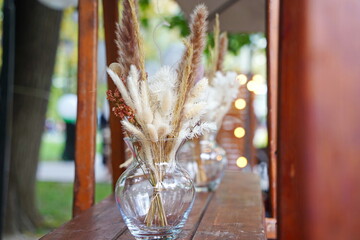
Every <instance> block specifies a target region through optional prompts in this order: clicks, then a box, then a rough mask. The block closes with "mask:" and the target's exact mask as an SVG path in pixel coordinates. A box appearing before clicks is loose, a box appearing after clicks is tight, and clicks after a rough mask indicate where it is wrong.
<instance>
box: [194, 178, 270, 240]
mask: <svg viewBox="0 0 360 240" xmlns="http://www.w3.org/2000/svg"><path fill="white" fill-rule="evenodd" d="M259 181H260V180H259V178H258V176H256V175H255V174H252V173H239V172H227V173H226V176H225V178H224V179H223V182H222V184H221V185H220V187H219V188H218V190H217V191H216V192H215V194H214V196H213V198H212V200H211V202H210V204H209V206H208V208H207V211H206V212H205V215H204V217H203V219H202V220H201V222H200V225H199V227H198V229H197V232H196V234H195V236H194V238H193V239H195V240H212V239H242V240H258V239H259V240H265V239H266V234H265V226H264V221H265V220H264V209H263V204H262V197H261V189H260V183H259Z"/></svg>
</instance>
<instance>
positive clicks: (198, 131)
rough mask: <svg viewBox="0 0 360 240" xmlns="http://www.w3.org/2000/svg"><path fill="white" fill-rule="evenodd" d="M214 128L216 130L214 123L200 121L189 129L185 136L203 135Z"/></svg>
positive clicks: (189, 137) (190, 137)
mask: <svg viewBox="0 0 360 240" xmlns="http://www.w3.org/2000/svg"><path fill="white" fill-rule="evenodd" d="M216 130H217V126H216V124H215V123H208V122H203V123H200V124H199V125H197V126H195V127H194V128H193V129H192V130H191V132H190V133H189V134H188V135H187V136H186V138H188V139H192V138H195V137H199V136H201V135H203V134H204V133H209V132H214V131H216Z"/></svg>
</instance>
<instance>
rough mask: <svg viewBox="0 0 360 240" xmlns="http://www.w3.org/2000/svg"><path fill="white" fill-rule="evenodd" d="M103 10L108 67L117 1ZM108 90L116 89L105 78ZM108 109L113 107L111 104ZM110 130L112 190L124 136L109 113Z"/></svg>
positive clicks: (114, 52)
mask: <svg viewBox="0 0 360 240" xmlns="http://www.w3.org/2000/svg"><path fill="white" fill-rule="evenodd" d="M102 2H103V9H104V29H105V43H106V63H107V65H108V66H109V65H110V64H111V63H113V62H116V61H117V58H118V57H119V56H118V49H117V46H116V44H115V39H116V34H115V32H116V23H117V22H118V21H119V16H118V11H119V9H118V1H117V0H103V1H102ZM107 83H108V89H111V90H114V89H116V87H115V84H114V82H113V81H112V80H111V78H110V77H109V76H107ZM109 104H110V109H112V108H113V107H114V105H113V104H112V103H109ZM109 123H110V130H111V152H110V161H111V166H112V184H113V190H114V189H115V184H116V181H117V180H118V178H119V177H120V175H121V173H123V172H124V170H125V169H124V168H120V167H119V166H120V164H122V163H124V162H125V143H124V141H123V138H124V135H123V130H122V127H121V124H120V121H119V119H118V118H117V117H115V115H114V114H113V113H112V112H111V111H110V116H109Z"/></svg>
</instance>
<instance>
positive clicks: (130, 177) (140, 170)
mask: <svg viewBox="0 0 360 240" xmlns="http://www.w3.org/2000/svg"><path fill="white" fill-rule="evenodd" d="M125 141H126V143H127V145H128V146H129V148H130V149H131V151H132V153H133V162H132V164H131V165H130V166H129V168H128V169H127V170H126V171H125V172H124V173H123V174H122V175H121V176H120V178H119V180H118V181H117V184H116V188H115V198H116V202H117V204H118V208H119V210H120V213H121V215H122V217H123V219H124V222H125V224H126V225H127V227H128V229H129V231H130V232H131V234H132V235H133V236H134V237H135V238H136V239H176V237H177V235H178V234H179V233H180V232H181V230H182V228H183V226H184V224H185V222H186V220H187V218H188V215H189V213H190V211H191V208H192V205H193V202H194V198H195V188H194V184H193V181H192V180H191V178H190V176H189V175H188V173H187V172H186V171H185V170H184V169H183V168H181V167H180V166H179V165H178V164H177V162H176V154H177V149H174V146H176V144H174V140H169V139H167V140H159V142H157V143H153V142H151V141H138V140H136V139H131V138H127V139H125ZM175 148H176V147H175Z"/></svg>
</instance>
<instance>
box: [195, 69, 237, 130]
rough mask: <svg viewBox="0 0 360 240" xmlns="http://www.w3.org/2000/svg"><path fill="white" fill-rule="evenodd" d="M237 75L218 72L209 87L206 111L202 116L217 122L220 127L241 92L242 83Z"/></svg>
mask: <svg viewBox="0 0 360 240" xmlns="http://www.w3.org/2000/svg"><path fill="white" fill-rule="evenodd" d="M236 76H237V74H236V73H235V72H227V73H226V74H225V75H224V74H223V73H221V72H216V74H215V77H214V79H213V80H212V85H211V86H209V89H208V92H209V95H208V98H207V106H206V113H205V115H204V116H203V118H202V119H204V121H207V122H215V123H216V124H217V126H218V127H220V125H221V122H222V119H223V118H224V116H225V115H226V113H227V112H228V111H229V109H230V107H231V103H232V102H233V100H234V99H235V98H236V96H237V94H238V92H239V87H240V83H239V81H237V80H236Z"/></svg>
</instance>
